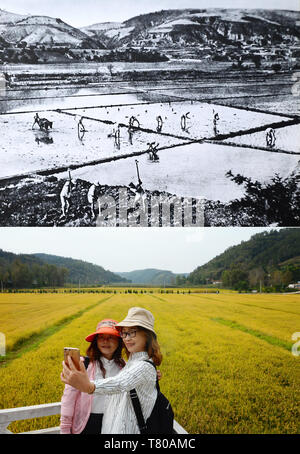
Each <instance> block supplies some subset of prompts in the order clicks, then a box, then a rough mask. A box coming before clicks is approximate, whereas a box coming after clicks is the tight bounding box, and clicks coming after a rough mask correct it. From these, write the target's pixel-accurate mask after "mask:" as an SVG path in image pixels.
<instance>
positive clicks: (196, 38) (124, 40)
mask: <svg viewBox="0 0 300 454" xmlns="http://www.w3.org/2000/svg"><path fill="white" fill-rule="evenodd" d="M299 19H300V13H299V12H295V11H282V10H264V9H253V10H252V9H218V8H214V9H175V10H165V11H164V10H162V11H158V12H153V13H149V14H144V15H139V16H136V17H133V18H131V19H128V20H127V21H125V22H123V23H121V24H118V23H115V24H114V23H111V24H110V26H109V27H107V26H105V24H94V25H92V26H88V27H84V29H82V30H84V31H85V32H86V33H89V34H90V36H94V37H95V38H98V39H100V40H102V42H103V43H104V44H105V45H106V46H107V47H108V48H116V47H122V46H125V47H126V46H150V47H152V46H155V47H161V48H166V47H167V48H172V47H173V46H175V47H179V48H180V47H184V46H189V45H192V46H194V45H198V44H212V43H215V44H216V45H222V44H223V45H224V44H227V45H228V44H233V45H237V44H242V43H247V42H248V43H249V44H251V42H252V43H255V42H256V43H257V44H259V43H260V44H262V43H263V42H265V44H266V45H267V44H268V43H269V44H276V43H280V42H282V36H283V35H286V36H289V37H291V38H292V39H293V38H295V39H299V37H300V34H299V29H298V28H297V21H299Z"/></svg>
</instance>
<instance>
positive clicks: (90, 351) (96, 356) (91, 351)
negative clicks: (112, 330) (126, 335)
mask: <svg viewBox="0 0 300 454" xmlns="http://www.w3.org/2000/svg"><path fill="white" fill-rule="evenodd" d="M122 349H123V341H122V339H121V338H120V337H118V347H117V349H116V350H115V352H114V354H113V357H112V359H113V360H114V361H115V363H116V364H117V365H118V366H119V367H120V368H123V367H124V366H125V361H124V359H122ZM86 354H87V356H88V357H89V358H90V361H98V363H99V366H100V369H101V372H102V375H103V378H105V374H106V370H105V367H104V366H103V363H102V361H101V356H102V353H101V351H100V350H99V348H98V345H97V335H96V336H95V337H94V339H93V340H92V342H91V344H90V346H89V347H88V348H87V351H86Z"/></svg>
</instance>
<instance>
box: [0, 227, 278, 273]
mask: <svg viewBox="0 0 300 454" xmlns="http://www.w3.org/2000/svg"><path fill="white" fill-rule="evenodd" d="M268 230H269V229H268V228H257V227H256V228H254V227H253V228H247V227H241V228H235V227H229V228H222V227H216V228H213V227H210V228H207V227H206V228H200V227H197V228H187V227H186V228H134V227H133V228H95V227H92V228H88V227H87V228H78V227H71V228H65V227H63V228H59V227H58V228H55V227H51V228H46V227H40V228H34V227H33V228H30V227H20V228H19V227H13V228H11V227H1V228H0V249H3V250H5V251H9V252H14V253H17V254H19V253H26V254H32V253H37V252H43V253H47V254H54V255H59V256H63V257H72V258H75V259H80V260H85V261H87V262H91V263H94V264H96V265H100V266H103V267H104V268H105V269H107V270H110V271H114V272H118V271H119V272H121V271H123V272H124V271H133V270H137V269H145V268H158V269H162V270H170V271H173V272H175V273H189V272H191V271H193V270H194V269H195V268H196V267H197V266H199V265H203V264H205V263H207V262H208V261H209V260H211V259H212V258H214V257H215V256H216V255H218V254H221V253H222V252H224V250H225V249H227V248H228V247H229V246H233V245H235V244H239V243H240V242H241V241H247V240H248V239H250V237H251V236H252V235H254V234H256V233H259V232H262V231H268Z"/></svg>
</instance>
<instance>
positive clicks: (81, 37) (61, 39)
mask: <svg viewBox="0 0 300 454" xmlns="http://www.w3.org/2000/svg"><path fill="white" fill-rule="evenodd" d="M0 35H1V37H2V38H3V39H4V40H5V41H7V42H9V43H11V44H18V43H26V44H27V45H33V46H36V45H60V46H62V45H65V46H69V47H80V46H83V44H84V45H85V46H86V47H88V48H91V49H94V48H104V46H103V45H102V44H101V43H99V42H98V41H95V40H94V39H91V38H90V37H89V36H88V35H87V34H86V33H84V32H83V31H81V30H79V29H77V28H75V27H72V26H70V25H68V24H66V23H65V22H63V21H62V20H61V19H58V18H52V17H47V16H21V15H18V14H13V13H8V12H6V11H3V10H0Z"/></svg>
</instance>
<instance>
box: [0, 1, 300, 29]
mask: <svg viewBox="0 0 300 454" xmlns="http://www.w3.org/2000/svg"><path fill="white" fill-rule="evenodd" d="M208 7H209V8H265V9H286V10H295V11H299V0H263V1H262V0H251V1H250V0H210V1H209V2H207V1H206V0H151V1H149V0H106V1H104V0H49V1H45V0H44V1H41V0H1V1H0V8H1V9H5V10H6V11H9V12H12V13H17V14H32V15H45V16H51V17H58V18H60V19H62V20H63V21H64V22H67V23H68V24H70V25H73V26H74V27H82V26H85V25H91V24H95V23H99V22H123V21H124V20H126V19H129V18H131V17H133V16H137V15H140V14H146V13H149V12H154V11H161V10H162V9H180V8H208Z"/></svg>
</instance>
